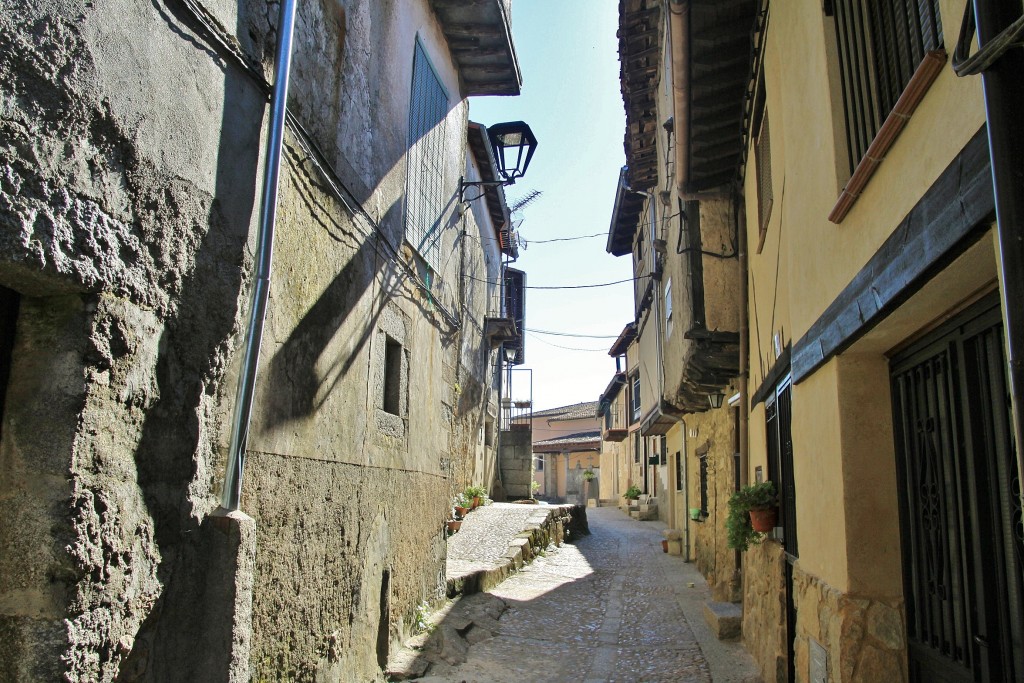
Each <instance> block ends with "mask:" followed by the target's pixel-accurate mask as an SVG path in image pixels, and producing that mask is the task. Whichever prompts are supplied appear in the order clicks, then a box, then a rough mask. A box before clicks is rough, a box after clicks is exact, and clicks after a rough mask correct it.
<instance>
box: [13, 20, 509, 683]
mask: <svg viewBox="0 0 1024 683" xmlns="http://www.w3.org/2000/svg"><path fill="white" fill-rule="evenodd" d="M10 10H11V11H5V12H3V13H2V16H0V34H2V36H3V37H2V38H0V43H2V49H0V52H2V54H3V55H4V56H3V58H2V59H0V76H2V83H3V85H2V86H0V92H2V95H3V105H2V109H3V117H2V122H0V130H2V134H0V156H2V158H3V172H2V173H3V181H2V184H0V233H2V234H0V284H2V289H0V299H2V308H3V343H2V345H0V346H2V351H3V357H2V359H0V365H2V373H0V377H2V379H3V381H4V387H2V389H3V391H2V394H3V395H4V396H5V397H6V398H5V402H4V404H3V416H2V432H0V678H3V680H5V681H7V680H9V681H50V680H67V681H112V680H115V679H116V680H133V681H135V680H137V681H143V680H182V681H191V680H206V679H217V680H220V679H224V680H227V679H228V678H231V680H249V679H250V678H251V679H252V680H305V681H312V680H338V681H340V680H359V681H369V680H383V673H382V669H383V668H384V667H385V665H386V661H387V658H388V654H389V650H390V648H391V644H392V643H393V642H397V641H399V640H400V639H401V638H402V637H403V636H405V635H406V634H408V632H409V629H410V628H411V623H412V620H413V615H414V611H415V609H416V606H417V605H418V604H419V603H421V602H422V601H424V600H427V601H430V600H434V599H437V598H439V597H443V595H444V590H445V575H444V567H445V536H444V532H443V529H444V521H445V519H446V516H447V515H448V514H449V509H450V506H451V498H452V495H453V494H454V493H455V492H456V491H457V490H461V489H462V487H464V486H465V485H467V484H470V483H475V484H483V485H484V486H489V485H490V484H491V481H492V480H493V479H494V477H495V471H496V470H495V453H494V445H493V439H488V438H487V428H486V427H487V422H488V420H489V419H490V420H491V421H492V422H493V418H494V416H496V415H497V404H496V393H495V387H496V383H497V381H496V374H495V372H496V369H497V364H498V360H497V359H496V352H495V350H494V345H493V341H494V340H493V338H491V337H489V336H488V330H487V329H486V325H485V318H502V317H505V315H506V311H504V310H502V299H501V297H500V296H499V291H500V285H499V282H500V280H501V278H502V263H501V262H502V251H503V250H506V251H507V250H510V249H512V246H511V245H512V244H513V241H512V240H511V239H510V237H511V234H510V225H509V223H508V220H507V216H508V210H507V208H506V207H505V206H504V198H503V194H502V191H501V189H500V188H497V187H494V188H489V189H486V190H484V191H483V192H481V193H480V195H481V196H480V197H478V198H476V199H474V200H472V201H462V199H463V196H462V194H461V193H460V179H461V178H463V177H465V178H467V179H468V180H475V179H480V180H487V179H493V178H494V177H495V169H494V168H493V161H492V159H491V157H490V153H489V150H488V145H487V143H486V140H485V138H486V130H484V129H482V127H480V126H475V125H473V124H470V123H469V122H468V103H467V97H469V96H471V95H484V94H487V95H493V94H504V95H512V94H517V93H518V92H519V88H520V77H519V71H518V65H517V61H516V57H515V51H514V48H513V46H512V44H511V40H510V38H509V36H510V33H509V24H508V17H509V13H508V11H509V8H508V3H507V2H503V1H499V0H494V1H493V2H482V3H474V4H473V5H472V6H463V5H462V3H453V2H445V1H444V0H434V1H432V2H427V1H426V0H423V1H417V2H401V3H398V2H390V1H389V2H362V1H358V0H353V1H344V2H336V3H318V2H314V3H300V5H299V7H298V21H297V27H296V30H295V35H294V43H293V48H292V51H291V52H292V65H291V79H290V90H289V97H288V100H287V107H288V113H289V119H288V127H287V129H286V132H285V140H284V149H283V155H282V162H281V166H282V167H281V176H280V190H279V199H278V202H277V232H276V238H275V240H274V248H275V250H274V259H275V260H274V265H273V278H272V280H271V281H270V284H269V287H270V292H269V294H270V302H269V306H268V308H267V314H266V321H265V324H264V335H263V345H262V354H261V358H260V363H259V373H258V376H257V381H256V389H255V399H254V401H253V410H252V417H251V421H250V423H249V427H248V433H247V440H246V441H245V448H244V455H245V458H244V463H245V469H244V475H243V478H242V486H243V489H242V495H241V511H242V513H244V514H240V513H237V512H230V513H227V512H226V511H218V500H219V497H220V494H221V489H222V487H223V481H224V470H225V459H226V455H225V453H226V451H227V448H228V442H229V432H230V424H231V413H232V410H233V408H234V405H235V387H236V384H237V379H238V376H239V373H240V372H241V368H240V365H241V361H240V358H241V353H239V351H240V349H241V348H242V346H243V345H244V343H245V342H244V335H245V328H246V324H245V320H246V315H247V312H248V307H249V301H250V293H249V292H250V288H251V286H252V284H253V282H252V278H251V275H250V273H251V271H252V270H253V260H254V255H253V254H254V251H255V247H254V242H255V235H256V223H257V215H258V214H259V211H260V200H259V199H258V195H259V192H260V190H259V187H260V182H261V180H260V178H261V170H262V165H263V164H265V163H266V159H264V158H263V156H262V154H261V149H262V142H261V140H262V138H263V136H264V135H265V127H264V121H265V120H266V118H267V114H268V108H267V105H266V94H267V92H268V91H269V89H270V85H269V83H270V82H273V81H275V77H276V76H278V75H277V74H275V73H274V68H273V57H274V53H275V49H276V45H277V42H278V24H277V21H278V19H277V17H276V16H274V15H275V14H276V9H275V10H274V11H272V12H271V11H269V10H268V6H265V5H257V4H253V3H232V2H223V1H220V0H211V1H210V2H206V1H205V0H204V1H203V2H195V1H192V0H189V1H188V2H177V1H173V2H172V1H168V2H163V1H158V2H153V3H95V4H87V5H83V6H79V5H77V4H74V3H63V2H43V3H38V2H15V3H14V5H12V6H11V7H10ZM467 26H468V27H476V28H475V29H470V30H467ZM474 31H476V33H474ZM483 48H486V49H483ZM476 194H477V193H476V192H474V193H473V195H472V197H475V195H476ZM472 197H471V198H472Z"/></svg>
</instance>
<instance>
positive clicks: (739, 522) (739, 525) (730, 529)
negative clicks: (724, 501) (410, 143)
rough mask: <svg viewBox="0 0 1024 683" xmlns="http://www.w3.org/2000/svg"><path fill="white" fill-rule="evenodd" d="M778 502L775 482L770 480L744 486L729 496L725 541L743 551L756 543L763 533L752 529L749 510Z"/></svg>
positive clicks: (735, 548)
mask: <svg viewBox="0 0 1024 683" xmlns="http://www.w3.org/2000/svg"><path fill="white" fill-rule="evenodd" d="M777 504H778V497H777V495H776V493H775V484H773V483H772V482H770V481H765V482H761V483H760V484H752V485H750V486H744V487H743V488H741V489H740V490H739V491H736V492H735V493H733V494H732V497H730V498H729V514H728V516H727V517H726V518H725V529H726V541H727V543H728V545H729V547H730V548H732V549H733V550H739V551H744V550H747V548H749V547H750V546H752V545H758V544H760V543H761V541H763V540H764V539H765V534H761V533H758V532H756V531H754V527H753V526H751V524H750V511H751V510H757V509H765V508H770V507H774V506H775V505H777Z"/></svg>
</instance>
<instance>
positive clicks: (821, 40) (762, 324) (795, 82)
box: [745, 0, 994, 594]
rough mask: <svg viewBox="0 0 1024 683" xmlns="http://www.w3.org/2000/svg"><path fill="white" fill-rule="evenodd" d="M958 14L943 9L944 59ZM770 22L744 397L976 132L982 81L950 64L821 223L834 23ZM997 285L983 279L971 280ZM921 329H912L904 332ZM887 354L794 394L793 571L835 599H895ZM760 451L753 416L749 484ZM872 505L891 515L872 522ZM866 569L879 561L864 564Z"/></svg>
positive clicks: (956, 287) (878, 352)
mask: <svg viewBox="0 0 1024 683" xmlns="http://www.w3.org/2000/svg"><path fill="white" fill-rule="evenodd" d="M963 5H964V3H963V1H962V0H944V1H943V2H942V3H941V9H942V24H943V32H944V36H945V43H946V46H947V51H950V52H951V51H952V44H953V42H954V41H955V37H956V32H957V30H958V28H959V25H960V20H961V16H962V12H963ZM771 12H772V16H771V20H770V28H769V32H768V36H767V43H766V51H765V81H766V88H767V100H766V101H767V115H768V117H769V121H770V129H771V156H772V177H773V194H774V205H773V208H772V214H771V220H770V222H769V224H768V229H767V235H766V239H765V242H764V245H763V248H762V251H761V253H760V254H758V253H756V251H757V246H758V237H759V235H758V221H757V190H756V177H755V176H756V174H755V173H754V172H748V173H747V175H746V178H745V193H746V209H747V215H748V230H747V244H748V251H749V254H750V260H749V267H750V281H749V288H748V296H749V301H750V306H749V315H750V335H751V337H750V387H751V390H752V391H753V390H754V389H756V388H757V387H758V386H759V385H760V383H761V382H762V380H763V378H764V376H765V374H766V373H767V372H768V371H769V370H770V369H771V366H772V364H773V363H774V361H775V351H774V348H773V346H774V344H773V335H776V334H777V335H778V337H779V340H780V342H781V344H782V345H783V346H784V345H785V344H786V343H791V342H792V341H793V340H794V339H799V338H800V337H801V336H802V335H803V334H804V333H805V332H806V331H807V330H808V329H809V327H810V326H811V325H812V324H813V323H814V322H815V321H816V320H817V319H818V318H819V317H820V316H821V315H822V313H823V312H824V311H825V309H826V308H827V306H828V305H829V304H830V303H831V302H832V301H833V300H834V299H835V298H836V296H837V295H838V294H839V293H840V292H841V291H842V290H843V288H844V287H845V286H846V285H847V284H848V283H849V282H850V281H851V279H852V278H853V277H854V276H855V275H856V274H857V272H858V271H860V270H861V269H862V268H863V266H864V265H865V263H866V262H867V261H868V259H869V258H870V257H871V256H872V255H873V254H874V253H875V252H876V251H877V250H878V248H879V246H880V245H881V244H882V243H883V242H884V241H885V240H886V239H887V238H888V237H889V235H890V234H891V233H892V231H893V229H894V228H895V226H896V225H897V224H898V223H899V221H900V220H901V219H902V218H903V217H904V216H905V215H906V213H907V212H908V211H909V210H910V208H911V207H912V206H913V205H914V204H915V203H916V202H917V201H918V200H919V199H920V197H921V195H922V194H923V193H924V192H925V191H926V190H927V189H928V187H929V186H930V185H931V184H932V183H933V182H934V181H935V179H936V178H937V177H938V175H939V174H940V173H941V172H942V171H943V170H944V169H945V168H946V166H947V165H948V164H949V163H950V161H951V160H952V159H953V158H954V157H955V156H956V155H957V154H958V153H959V151H960V150H961V149H962V148H963V147H964V145H965V144H966V143H967V141H968V140H969V139H970V138H971V137H972V136H973V135H974V134H975V133H976V132H977V131H978V129H979V128H980V127H981V126H982V124H983V123H984V110H983V106H982V96H981V83H980V79H976V78H973V79H972V78H957V77H956V76H955V75H954V74H953V73H952V70H951V68H950V67H949V66H948V64H947V66H946V67H945V68H943V70H942V72H941V74H940V75H939V77H938V78H937V80H936V81H935V83H934V84H933V85H932V86H931V88H930V90H929V91H928V92H927V94H926V95H925V97H924V99H923V101H922V103H921V105H920V106H919V107H918V109H917V110H916V112H915V113H914V114H913V116H912V118H911V119H910V121H909V122H908V124H907V126H906V128H905V129H904V131H903V133H902V135H901V136H900V137H899V138H898V139H897V140H896V142H895V144H894V145H893V147H892V148H891V150H890V151H889V152H888V154H887V155H886V158H885V160H884V161H883V163H882V164H881V165H880V167H879V169H878V171H877V173H876V174H875V176H874V177H873V178H872V179H871V181H870V182H869V183H868V185H867V187H866V189H865V190H864V192H863V194H862V195H861V196H860V198H859V200H858V201H857V203H856V204H855V205H854V207H853V209H852V210H851V211H850V213H849V215H848V216H847V217H846V218H845V220H843V222H842V223H841V224H840V225H835V224H833V223H830V222H829V221H828V219H827V216H828V213H829V212H830V210H831V208H832V206H833V204H834V203H835V201H836V199H837V197H838V194H839V191H840V190H841V188H842V186H843V185H844V183H845V181H846V177H845V162H843V161H841V159H842V158H843V157H844V156H845V150H839V153H838V154H837V142H838V143H842V142H843V138H842V136H841V135H838V134H837V131H838V132H841V129H840V128H839V127H840V126H842V125H843V123H842V121H841V117H842V109H841V98H839V99H837V97H836V93H837V92H838V83H837V81H836V80H835V79H836V78H837V72H836V71H835V69H834V60H833V61H831V62H830V60H829V55H828V50H829V41H831V40H832V39H833V33H832V31H833V28H832V27H831V26H830V25H829V23H828V22H830V21H831V19H829V18H828V17H826V16H825V15H824V13H823V12H822V11H821V7H820V5H816V4H813V3H776V4H773V5H772V8H771ZM830 64H832V65H833V68H832V71H831V72H830V71H829V69H830ZM837 105H838V106H837ZM834 107H835V109H833V108H834ZM843 144H844V143H843ZM750 158H751V159H753V152H752V151H751V157H750ZM837 159H840V161H837ZM749 170H750V167H748V171H749ZM984 260H985V257H984V255H982V256H979V257H977V258H976V259H975V261H976V262H980V261H984ZM988 267H989V266H988V265H986V266H985V268H988ZM964 273H965V274H966V273H969V271H966V270H965V271H964ZM993 276H994V272H993V271H988V272H985V271H984V270H983V271H982V273H981V274H980V275H978V276H977V277H975V279H976V280H980V281H986V280H988V281H990V280H991V278H992V277H993ZM970 279H971V278H970V276H968V277H961V278H954V279H953V280H952V283H953V284H952V286H947V287H946V294H945V296H946V297H947V299H946V300H945V306H946V308H947V309H948V308H950V307H953V306H955V305H956V304H957V302H958V300H961V299H964V298H966V297H968V296H970V295H971V294H972V293H973V292H974V290H975V289H976V285H977V282H974V283H973V284H972V283H966V282H965V280H970ZM941 313H942V311H941V310H938V311H935V310H931V311H929V314H930V315H932V316H937V315H940V314H941ZM917 317H920V316H915V318H917ZM926 322H927V319H924V320H921V319H915V320H914V322H913V323H907V324H904V325H903V327H902V328H901V330H902V332H901V333H902V334H903V335H906V334H910V333H912V332H913V331H915V330H916V329H918V328H920V327H921V326H922V325H924V324H925V323H926ZM889 342H891V343H890V345H889V346H885V344H883V343H877V342H876V344H875V347H874V348H873V349H872V351H873V355H864V356H859V357H849V358H842V357H841V358H840V359H833V360H832V361H830V362H829V363H827V364H825V365H824V366H823V367H822V368H820V369H819V370H817V371H816V372H815V373H814V374H812V375H811V376H810V377H808V378H806V379H805V380H804V381H802V382H801V383H799V384H797V385H795V386H794V387H793V425H792V429H793V447H794V461H795V464H794V478H795V484H796V490H797V514H798V535H799V541H800V564H801V566H802V568H803V570H804V571H806V572H808V573H810V574H813V575H815V576H817V577H820V578H821V579H822V580H824V581H825V582H826V583H827V584H828V585H829V586H831V587H833V588H836V589H839V590H844V591H846V590H866V591H871V592H873V593H875V594H895V593H898V592H899V586H898V566H899V564H898V563H899V553H898V545H897V543H898V529H897V527H896V525H897V518H896V516H895V514H894V506H895V495H894V487H895V475H894V473H893V465H892V460H893V451H892V448H893V447H892V439H891V426H890V425H888V424H887V422H888V421H889V420H890V419H891V418H890V417H889V412H888V411H889V407H888V384H887V381H888V370H887V361H886V359H885V357H884V355H883V354H884V352H885V351H887V350H888V349H889V348H891V345H892V344H895V343H897V342H898V338H894V337H893V336H892V335H890V336H889V338H887V340H886V343H889ZM883 347H884V348H883ZM765 452H766V446H765V429H764V407H763V406H762V405H759V406H756V407H755V408H754V409H753V411H752V412H751V414H750V473H751V480H753V471H754V468H755V467H756V466H758V465H761V466H762V467H765V466H766V456H765ZM877 506H883V509H888V510H889V511H890V513H893V514H888V515H887V516H886V518H885V519H875V517H877V516H878V515H877V514H876V513H873V512H872V510H875V511H877V510H878V507H877ZM879 539H884V540H885V544H884V545H883V546H879V545H878V540H879ZM867 550H870V553H871V554H865V551H867ZM872 556H873V557H875V559H876V561H874V562H871V561H869V560H868V559H866V558H870V557H872ZM894 573H895V576H896V578H894Z"/></svg>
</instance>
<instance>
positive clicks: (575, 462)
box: [530, 401, 601, 502]
mask: <svg viewBox="0 0 1024 683" xmlns="http://www.w3.org/2000/svg"><path fill="white" fill-rule="evenodd" d="M530 417H531V422H532V424H533V454H534V456H533V459H534V467H535V470H536V474H535V478H536V481H537V482H538V483H540V489H538V491H537V495H539V496H542V497H544V498H545V499H547V500H551V501H568V502H585V501H583V499H582V496H583V494H584V485H583V482H584V477H583V473H584V471H586V470H588V469H589V470H592V471H594V473H595V475H597V474H599V468H600V464H601V463H600V452H601V426H600V422H599V421H598V418H597V402H596V401H589V402H586V403H574V404H572V405H568V406H562V407H560V408H551V409H548V410H541V411H537V412H535V413H533V414H532V415H531V416H530ZM599 486H600V484H599V483H598V479H597V478H595V479H594V480H593V481H591V482H590V484H589V485H588V487H587V488H588V489H589V493H588V495H589V497H591V498H595V497H597V496H598V494H599V490H598V489H599Z"/></svg>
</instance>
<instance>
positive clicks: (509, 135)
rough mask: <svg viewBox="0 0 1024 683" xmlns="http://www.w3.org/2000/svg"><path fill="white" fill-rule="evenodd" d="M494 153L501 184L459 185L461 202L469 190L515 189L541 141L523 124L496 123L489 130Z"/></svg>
mask: <svg viewBox="0 0 1024 683" xmlns="http://www.w3.org/2000/svg"><path fill="white" fill-rule="evenodd" d="M487 137H488V138H489V139H490V142H491V151H492V152H493V153H494V161H495V163H496V164H497V167H498V168H497V171H498V175H499V176H501V179H500V180H476V181H466V180H460V181H459V201H460V202H461V201H463V199H464V198H463V193H464V192H465V190H466V188H467V187H494V186H497V185H512V184H513V183H515V182H516V180H518V179H519V178H522V177H523V176H524V175H525V174H526V169H527V168H528V167H529V165H530V160H531V159H532V158H533V153H534V152H535V151H536V150H537V138H536V136H534V134H533V131H532V130H530V126H528V125H527V124H526V123H524V122H523V121H509V122H507V123H496V124H494V125H493V126H490V127H488V128H487Z"/></svg>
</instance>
